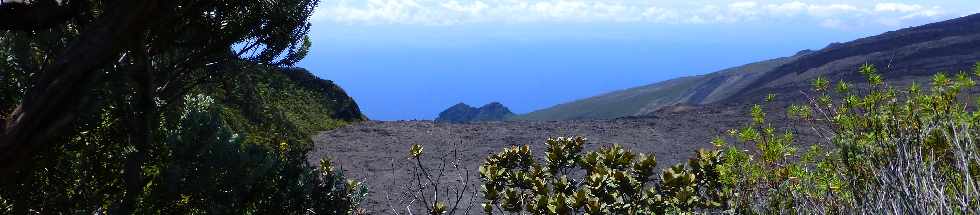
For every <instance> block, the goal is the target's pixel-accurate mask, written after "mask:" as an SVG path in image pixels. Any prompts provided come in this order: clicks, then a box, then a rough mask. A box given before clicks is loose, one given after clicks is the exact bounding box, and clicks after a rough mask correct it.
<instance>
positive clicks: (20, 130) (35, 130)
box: [0, 0, 161, 183]
mask: <svg viewBox="0 0 980 215" xmlns="http://www.w3.org/2000/svg"><path fill="white" fill-rule="evenodd" d="M160 6H161V5H159V1H157V0H146V1H120V2H119V5H118V6H116V7H114V8H110V9H108V10H107V11H106V13H105V14H104V15H103V16H101V17H99V19H98V20H97V21H96V22H95V23H92V24H91V25H90V26H89V27H88V28H86V29H85V30H84V31H83V32H82V33H81V34H80V35H79V37H78V38H77V39H76V40H75V41H73V42H72V43H71V44H70V45H69V46H68V48H67V49H66V50H65V52H63V53H62V54H60V55H58V57H57V59H56V60H55V61H54V63H52V64H51V65H49V66H47V68H46V69H45V70H44V71H43V72H42V73H41V74H40V76H39V78H38V81H37V82H36V84H34V85H33V86H32V87H31V88H30V89H28V92H27V95H26V96H25V97H24V100H23V101H22V103H21V104H20V105H19V106H18V108H17V110H16V111H15V112H14V113H13V114H12V115H10V117H9V118H8V119H7V121H6V122H5V123H6V130H5V131H4V133H3V134H2V135H0V175H3V176H5V177H2V178H0V183H8V182H11V181H14V180H17V179H19V177H20V176H23V175H25V174H23V173H18V172H19V171H20V170H22V169H24V168H23V167H24V166H26V165H29V164H30V163H31V161H30V160H31V157H32V156H33V155H34V154H35V153H36V151H38V150H39V149H43V148H45V147H50V146H51V145H52V142H54V141H55V140H57V139H58V138H60V137H62V136H63V135H64V134H65V133H66V132H68V131H70V130H71V128H72V127H71V125H72V123H74V122H75V121H76V120H77V115H78V113H77V112H78V109H77V108H76V106H77V105H78V104H79V103H80V102H81V101H82V98H83V97H85V95H88V94H89V92H90V91H91V90H90V89H87V87H88V85H87V83H86V80H88V79H90V78H91V77H94V76H97V75H98V73H99V71H100V70H101V69H102V67H103V66H104V65H106V64H107V63H109V62H111V61H112V60H113V59H114V58H115V57H117V56H118V55H119V54H120V53H121V52H122V50H123V48H125V46H126V45H127V44H128V41H133V40H135V39H137V38H135V37H137V36H139V35H140V34H139V32H142V31H144V30H145V29H146V28H147V24H148V23H147V21H148V19H150V18H152V17H153V16H152V14H155V12H156V11H157V9H158V7H160ZM25 16H26V15H25ZM4 20H6V19H4ZM15 176H16V177H15Z"/></svg>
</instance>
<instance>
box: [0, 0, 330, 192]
mask: <svg viewBox="0 0 980 215" xmlns="http://www.w3.org/2000/svg"><path fill="white" fill-rule="evenodd" d="M317 3H318V2H317V1H316V0H274V1H233V0H176V1H163V0H145V1H126V0H62V1H55V0H35V1H6V0H5V1H3V3H2V4H0V30H3V35H2V37H3V39H4V42H8V41H13V40H14V38H19V39H21V40H20V43H22V44H20V47H21V48H24V49H26V50H11V51H15V52H16V51H21V52H27V53H26V54H22V55H18V56H24V58H29V59H19V61H17V62H18V63H17V65H16V68H17V70H18V71H15V72H10V73H9V74H10V75H6V76H11V77H13V76H15V75H13V74H15V73H16V74H21V75H20V76H21V77H20V78H22V79H26V81H25V82H26V83H28V86H24V88H25V89H26V90H25V91H24V92H23V93H22V94H21V98H16V99H17V100H19V103H18V104H17V105H15V106H12V107H0V110H2V111H5V114H3V118H2V121H3V123H0V124H2V126H0V175H4V176H5V177H3V180H10V179H14V178H16V177H6V176H13V175H22V174H18V173H17V171H18V170H22V169H25V167H26V166H27V165H30V163H31V162H30V159H31V156H32V155H33V154H35V152H36V151H38V150H41V149H44V148H49V147H56V146H57V145H59V144H60V143H61V142H63V138H64V137H65V135H66V134H67V133H69V132H71V131H72V130H73V128H75V127H76V126H77V125H78V122H77V121H78V118H79V114H80V113H81V112H80V111H82V110H85V109H91V106H92V105H95V104H93V103H94V102H93V101H92V100H93V98H92V96H91V95H92V93H93V91H94V89H93V86H98V85H100V83H104V82H107V81H110V80H112V79H113V77H116V76H125V78H124V80H125V81H124V82H123V83H125V84H126V86H128V88H127V89H128V90H119V91H115V92H113V93H117V94H118V95H119V96H122V97H126V98H127V99H126V100H127V101H129V105H130V106H131V109H132V110H131V113H132V114H130V116H128V118H129V119H128V120H127V121H129V123H131V124H132V126H131V129H132V131H130V132H129V133H130V136H131V137H130V138H131V139H132V141H134V142H137V144H136V145H145V144H146V142H149V141H152V140H150V138H149V137H151V136H152V134H151V133H152V129H149V128H151V127H154V124H156V123H157V122H156V121H158V119H157V118H159V117H158V116H156V114H155V113H157V112H159V111H161V110H160V109H162V108H168V107H173V106H174V104H179V103H180V102H182V101H181V99H182V98H183V94H184V93H185V92H186V91H187V90H188V89H189V88H190V87H192V86H194V85H195V84H199V83H201V82H206V81H209V79H210V78H213V77H215V76H214V75H215V73H217V72H221V71H225V70H227V69H228V68H229V65H230V64H229V62H233V61H236V60H245V61H250V62H252V63H256V64H264V65H271V66H290V65H292V64H294V63H296V61H298V60H300V59H302V58H303V56H304V55H305V54H306V50H307V48H308V46H309V44H310V43H309V41H307V40H306V38H305V36H306V34H307V31H308V30H309V25H310V24H309V23H308V20H307V19H308V17H309V16H310V14H311V13H312V11H313V8H314V7H315V6H316V4H317ZM42 11H43V12H42ZM26 56H30V57H26ZM4 78H7V77H4ZM5 99H6V98H5Z"/></svg>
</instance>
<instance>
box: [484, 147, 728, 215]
mask: <svg viewBox="0 0 980 215" xmlns="http://www.w3.org/2000/svg"><path fill="white" fill-rule="evenodd" d="M546 144H547V146H548V148H547V151H546V152H545V162H544V163H543V164H542V163H539V162H538V161H536V160H535V159H534V157H533V155H532V153H531V150H530V147H527V146H523V147H512V148H509V149H505V150H504V151H503V152H500V153H498V154H494V155H491V156H490V157H488V158H487V161H486V162H485V163H484V164H483V165H482V166H480V178H481V179H482V181H483V186H482V192H483V195H484V199H485V202H484V203H483V204H482V206H483V209H484V212H486V213H488V214H492V213H495V212H499V213H521V212H527V213H532V214H582V213H585V214H650V213H656V214H663V213H676V212H684V211H702V210H711V209H716V208H720V207H722V206H724V204H725V203H724V199H723V197H722V196H721V195H720V194H721V193H719V191H720V190H719V189H720V187H719V186H718V185H719V183H718V182H717V179H718V177H717V176H718V175H717V174H716V173H717V171H715V170H714V167H715V166H717V165H718V162H719V161H720V160H719V159H718V156H717V154H715V153H712V152H708V151H700V152H699V154H698V156H697V157H695V158H692V159H691V160H690V162H689V163H690V165H687V166H684V165H675V166H673V167H671V168H669V169H667V170H665V171H663V172H662V173H661V174H660V175H657V174H656V173H655V172H656V165H657V161H656V158H655V157H654V156H653V155H645V154H642V153H640V154H638V153H634V152H632V151H630V150H627V149H624V148H623V147H621V146H619V145H613V146H611V147H607V148H602V149H599V150H598V151H592V152H587V153H583V146H584V145H585V144H586V140H585V138H581V137H579V138H553V139H548V140H547V141H546Z"/></svg>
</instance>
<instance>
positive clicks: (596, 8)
mask: <svg viewBox="0 0 980 215" xmlns="http://www.w3.org/2000/svg"><path fill="white" fill-rule="evenodd" d="M657 2H660V1H653V2H651V1H638V0H637V1H631V0H620V1H616V0H536V1H527V0H340V1H329V2H323V3H322V4H321V6H320V8H319V9H318V10H317V12H316V14H315V15H314V21H317V22H333V23H342V24H351V25H377V24H408V25H461V24H474V23H655V24H719V23H721V24H724V23H738V22H759V21H778V20H800V19H803V20H811V21H815V22H816V23H819V24H820V25H821V26H824V27H831V28H835V27H844V26H843V25H845V24H848V23H854V22H856V21H860V22H873V23H877V24H883V25H889V26H898V25H902V24H903V23H904V22H907V21H912V20H916V19H932V20H935V19H940V18H948V17H951V16H961V15H965V14H957V13H956V12H955V11H949V10H946V9H945V8H943V7H940V6H936V5H924V4H907V3H895V2H879V3H866V2H865V1H856V2H855V3H808V2H804V1H785V2H764V1H708V2H706V3H697V2H696V1H690V2H688V4H683V3H673V4H667V3H657ZM675 2H676V1H675ZM685 2H687V1H685Z"/></svg>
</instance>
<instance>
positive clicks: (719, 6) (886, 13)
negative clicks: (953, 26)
mask: <svg viewBox="0 0 980 215" xmlns="http://www.w3.org/2000/svg"><path fill="white" fill-rule="evenodd" d="M974 13H980V1H977V0H933V1H899V0H894V1H876V0H838V1H829V0H810V1H804V0H793V1H776V0H757V1H728V0H713V1H706V0H670V1H668V0H356V1H355V0H333V1H321V3H320V5H319V6H318V8H317V10H316V12H315V13H314V15H313V16H312V17H311V22H312V24H313V27H312V29H311V31H310V37H311V40H312V42H313V47H312V49H311V51H310V53H309V55H308V56H307V57H306V58H305V59H304V60H303V61H301V62H300V63H299V64H298V66H300V67H304V68H307V69H309V70H310V71H311V72H313V73H314V74H316V75H317V76H319V77H321V78H324V79H329V80H333V81H334V82H335V83H337V84H339V85H340V86H341V87H342V88H344V89H345V90H346V91H347V93H348V94H349V95H350V96H352V97H353V98H354V100H355V101H356V102H357V103H358V105H359V106H360V108H361V110H362V111H363V112H364V113H365V114H366V115H367V116H368V117H369V118H371V119H373V120H414V119H421V120H431V119H433V118H435V117H436V116H438V114H439V112H441V111H442V110H444V109H446V108H448V107H450V106H452V105H454V104H456V103H459V102H464V103H467V104H470V105H473V106H481V105H483V104H486V103H490V102H494V101H496V102H501V103H503V104H504V105H506V106H507V107H509V108H510V109H511V110H512V111H514V112H516V113H527V112H531V111H534V110H539V109H543V108H547V107H550V106H553V105H557V104H561V103H566V102H570V101H574V100H576V99H582V98H586V97H590V96H595V95H599V94H602V93H606V92H611V91H615V90H621V89H627V88H631V87H637V86H642V85H646V84H651V83H655V82H658V81H663V80H667V79H671V78H677V77H682V76H691V75H700V74H705V73H710V72H714V71H718V70H721V69H725V68H729V67H733V66H739V65H743V64H747V63H751V62H755V61H760V60H766V59H771V58H777V57H784V56H791V55H793V54H795V53H797V52H799V51H801V50H805V49H813V50H817V49H820V48H823V47H825V46H827V45H828V44H830V43H832V42H847V41H851V40H854V39H858V38H861V37H867V36H873V35H877V34H881V33H884V32H887V31H892V30H898V29H901V28H905V27H910V26H917V25H921V24H926V23H931V22H936V21H942V20H947V19H951V18H957V17H961V16H965V15H969V14H974Z"/></svg>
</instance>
